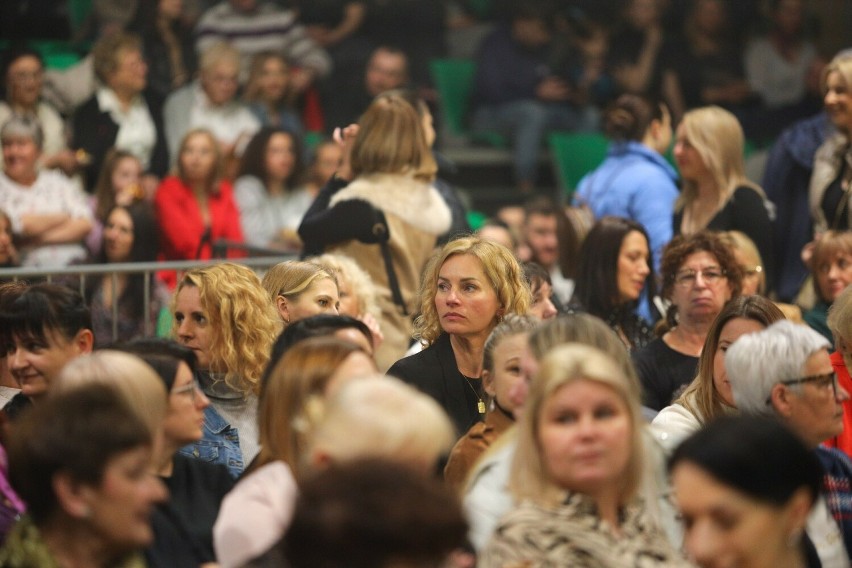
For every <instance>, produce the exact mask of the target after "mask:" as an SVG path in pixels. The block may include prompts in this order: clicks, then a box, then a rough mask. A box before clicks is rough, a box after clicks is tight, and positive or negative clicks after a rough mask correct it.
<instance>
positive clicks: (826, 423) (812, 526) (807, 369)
mask: <svg viewBox="0 0 852 568" xmlns="http://www.w3.org/2000/svg"><path fill="white" fill-rule="evenodd" d="M829 347H831V344H830V343H829V342H828V341H827V340H826V339H825V338H824V337H822V336H821V335H820V334H818V333H817V332H815V331H814V330H812V329H810V328H808V327H807V326H803V325H798V324H795V323H793V322H789V321H779V322H776V323H774V324H772V325H771V326H769V327H767V328H766V329H765V330H762V331H759V332H756V333H752V334H749V335H746V336H744V337H742V338H740V340H739V341H738V342H736V343H734V344H733V345H732V346H731V347H730V349H728V352H727V353H725V367H726V368H727V369H728V380H729V381H730V384H731V390H732V392H733V397H734V400H735V401H736V403H737V407H738V408H739V409H740V411H742V413H743V414H753V415H758V416H769V417H772V418H777V419H779V420H781V422H783V423H784V424H785V425H787V427H789V428H790V429H791V430H792V431H793V433H795V434H796V435H797V436H799V438H801V439H802V440H803V441H804V442H805V444H807V446H808V447H809V448H811V449H813V451H814V453H815V454H816V457H818V458H819V461H820V463H821V464H822V469H823V476H822V483H821V485H822V486H821V488H820V494H819V498H818V501H820V503H818V505H817V507H816V508H815V510H814V512H813V513H812V514H811V517H810V518H809V520H808V527H807V532H808V536H809V537H810V538H811V540H813V542H814V545H815V546H816V549H817V552H818V553H819V555H820V558H821V559H822V561H823V566H827V565H829V562H827V561H826V559H825V555H826V554H829V553H830V551H836V548H837V543H836V541H834V540H833V538H832V537H834V536H835V535H836V530H837V528H838V527H839V529H840V533H841V535H842V537H843V542H844V543H845V545H846V551H849V550H852V514H850V512H852V511H850V502H849V499H848V498H847V496H848V490H847V489H846V488H848V487H849V484H850V482H852V462H850V461H849V458H848V457H847V456H846V455H845V454H844V453H843V452H841V451H839V450H836V449H830V448H825V447H823V446H822V445H821V444H822V442H823V441H824V440H827V439H829V438H831V437H833V436H836V435H837V434H839V433H840V432H841V431H842V429H843V406H842V403H843V402H844V401H846V400H848V398H849V393H847V392H846V391H845V390H843V389H842V388H841V387H839V386H838V384H837V375H836V374H835V373H834V368H833V367H832V365H831V359H830V358H829V355H828V348H829ZM826 508H827V512H828V514H826ZM832 517H833V521H834V522H836V525H835V526H833V527H832V526H831V525H832V524H833V523H832ZM826 527H827V528H826ZM832 528H833V529H834V531H835V532H834V534H831V533H828V532H827V530H828V529H832ZM835 558H836V557H835ZM844 560H845V561H847V562H848V557H846V558H844ZM831 565H835V564H833V563H832V564H831Z"/></svg>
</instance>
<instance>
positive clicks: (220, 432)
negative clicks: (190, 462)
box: [179, 405, 245, 479]
mask: <svg viewBox="0 0 852 568" xmlns="http://www.w3.org/2000/svg"><path fill="white" fill-rule="evenodd" d="M179 452H180V453H181V454H183V455H185V456H187V457H190V458H196V459H200V460H204V461H206V462H210V463H220V464H222V465H224V466H225V467H227V468H228V472H229V473H230V474H231V476H233V477H234V479H236V478H238V477H239V476H240V474H242V472H243V469H244V468H245V465H244V463H243V452H242V450H241V449H240V437H239V433H238V432H237V429H236V428H234V427H233V426H231V425H230V424H228V422H227V421H226V420H225V419H224V418H222V416H221V415H220V414H219V413H218V412H217V411H216V409H215V408H213V405H210V406H208V407H207V408H205V409H204V435H203V437H202V438H201V439H200V440H198V441H197V442H194V443H192V444H187V445H186V446H184V447H183V448H181V449H180V450H179Z"/></svg>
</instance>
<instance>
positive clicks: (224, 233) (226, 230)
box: [154, 130, 243, 260]
mask: <svg viewBox="0 0 852 568" xmlns="http://www.w3.org/2000/svg"><path fill="white" fill-rule="evenodd" d="M154 206H155V207H156V209H157V220H158V221H159V222H160V240H161V247H162V251H163V257H164V259H165V260H204V259H208V258H211V256H212V254H213V244H214V243H215V242H216V241H217V240H220V239H223V240H227V241H232V242H236V243H241V242H242V241H243V231H242V228H241V226H240V213H239V210H238V209H237V204H236V202H235V201H234V194H233V190H232V189H231V184H230V183H229V182H228V181H227V180H225V179H223V178H222V153H221V151H220V149H219V144H218V143H217V142H216V139H215V138H214V137H213V134H211V133H210V132H209V131H207V130H191V131H190V132H188V133H187V134H186V136H185V137H184V138H183V141H182V142H181V146H180V152H179V156H178V159H177V175H175V176H169V177H167V178H166V179H164V180H163V183H162V184H160V187H159V188H157V195H156V196H155V197H154Z"/></svg>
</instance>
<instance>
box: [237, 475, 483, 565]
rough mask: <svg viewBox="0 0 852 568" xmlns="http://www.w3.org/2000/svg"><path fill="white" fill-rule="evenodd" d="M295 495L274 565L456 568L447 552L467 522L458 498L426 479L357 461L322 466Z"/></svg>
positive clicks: (452, 549)
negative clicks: (278, 560)
mask: <svg viewBox="0 0 852 568" xmlns="http://www.w3.org/2000/svg"><path fill="white" fill-rule="evenodd" d="M353 487H358V488H360V491H359V492H355V491H353V490H352V488H353ZM303 489H304V490H303V492H302V494H301V495H300V496H299V500H298V502H297V504H296V509H295V511H294V513H293V523H292V525H291V527H290V530H288V531H287V534H286V535H285V536H284V541H283V542H282V543H281V545H279V547H276V548H277V549H278V550H280V551H281V556H282V557H283V558H285V559H286V560H287V563H286V564H278V565H280V566H348V567H349V568H393V567H395V566H455V565H458V564H455V563H454V562H453V560H455V557H454V552H455V551H457V550H458V549H459V548H460V547H461V546H462V545H463V543H464V540H465V533H466V529H467V523H466V522H465V520H464V515H463V513H462V511H461V508H460V507H459V503H458V500H457V499H456V498H455V496H454V495H453V494H452V492H450V490H449V489H447V488H446V487H445V486H443V485H442V484H440V483H438V482H437V481H436V480H434V479H429V478H425V477H423V476H419V475H414V474H412V473H411V472H410V471H409V470H408V469H407V468H406V467H405V466H404V465H403V464H398V463H394V462H393V461H391V460H388V459H381V460H377V459H364V460H356V461H353V462H351V463H344V464H341V465H339V466H335V467H332V468H329V469H328V470H325V471H323V472H321V473H319V474H317V475H316V476H314V477H313V478H311V479H310V480H309V481H307V482H306V483H305V485H304V487H303ZM472 562H473V560H471V564H465V565H466V566H467V565H471V566H472V565H473V564H472ZM249 566H252V567H253V566H255V565H254V564H251V565H249Z"/></svg>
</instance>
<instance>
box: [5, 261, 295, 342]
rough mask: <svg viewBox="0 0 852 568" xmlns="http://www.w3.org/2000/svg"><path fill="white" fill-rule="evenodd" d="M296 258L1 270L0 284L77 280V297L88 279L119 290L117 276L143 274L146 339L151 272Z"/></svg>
mask: <svg viewBox="0 0 852 568" xmlns="http://www.w3.org/2000/svg"><path fill="white" fill-rule="evenodd" d="M297 258H298V256H297V255H296V254H287V255H279V256H261V257H248V258H239V259H227V258H218V259H212V260H170V261H157V262H117V263H114V264H80V265H74V266H66V267H63V268H3V269H0V280H13V281H16V280H22V279H27V278H38V279H41V278H44V279H45V280H46V281H47V282H52V281H53V280H54V279H56V278H61V277H63V276H77V277H78V278H79V282H80V294H81V295H85V290H86V277H87V276H104V275H107V274H110V275H112V285H113V289H116V288H117V286H118V276H119V274H143V275H145V277H146V278H145V289H144V290H145V294H144V295H145V298H144V300H143V302H144V305H143V310H142V313H143V314H145V317H144V330H145V335H151V318H150V317H149V314H150V310H151V279H150V278H148V276H150V275H151V274H152V273H154V272H163V271H166V272H169V271H177V272H181V271H186V270H191V269H193V268H198V267H200V266H208V265H212V264H221V263H223V262H234V263H237V264H242V265H244V266H247V267H249V268H252V269H264V268H269V267H270V266H274V265H276V264H278V263H279V262H283V261H286V260H296V259H297ZM112 339H113V341H115V340H116V339H118V296H117V295H115V294H114V295H113V298H112Z"/></svg>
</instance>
